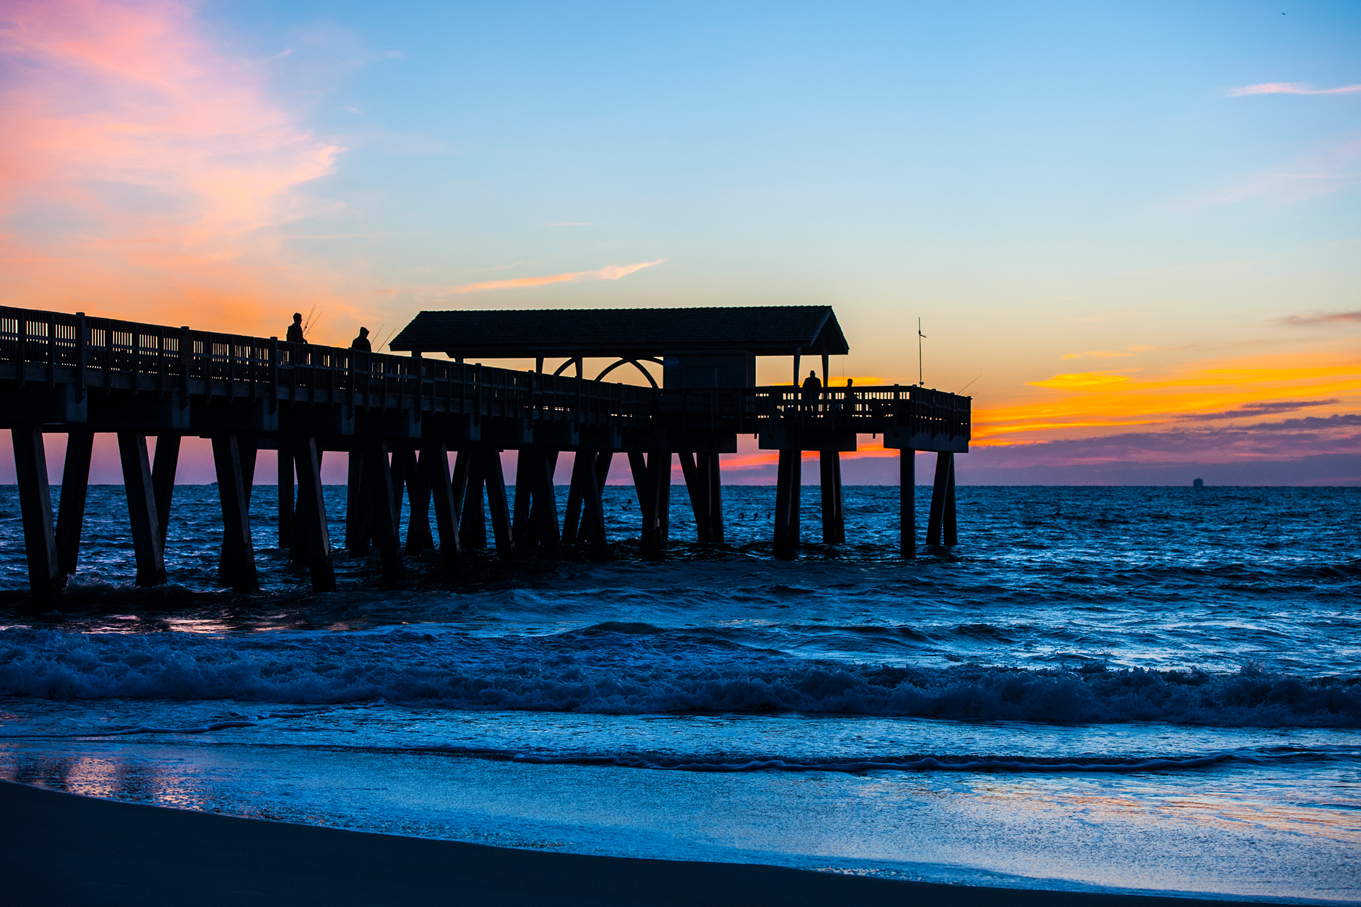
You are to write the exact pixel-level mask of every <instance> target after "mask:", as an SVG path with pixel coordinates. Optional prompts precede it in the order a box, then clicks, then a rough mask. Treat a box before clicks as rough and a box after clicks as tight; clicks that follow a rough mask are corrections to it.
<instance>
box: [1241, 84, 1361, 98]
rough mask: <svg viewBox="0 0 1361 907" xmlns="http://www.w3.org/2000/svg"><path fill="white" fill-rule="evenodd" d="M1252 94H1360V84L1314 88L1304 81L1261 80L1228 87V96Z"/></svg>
mask: <svg viewBox="0 0 1361 907" xmlns="http://www.w3.org/2000/svg"><path fill="white" fill-rule="evenodd" d="M1253 94H1361V85H1343V86H1341V87H1339V88H1314V87H1313V86H1311V85H1308V84H1306V83H1304V82H1262V83H1261V84H1258V85H1245V86H1243V87H1242V88H1230V89H1229V97H1231V98H1241V97H1243V96H1244V95H1253Z"/></svg>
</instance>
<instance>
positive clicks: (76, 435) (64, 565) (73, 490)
mask: <svg viewBox="0 0 1361 907" xmlns="http://www.w3.org/2000/svg"><path fill="white" fill-rule="evenodd" d="M94 443H95V435H94V432H92V431H90V430H89V429H85V428H77V429H73V430H72V431H70V432H68V433H67V435H66V460H65V465H64V466H63V467H62V471H61V503H60V504H59V505H58V511H57V572H58V573H59V574H60V575H61V576H63V577H66V576H70V575H71V574H73V573H75V572H76V562H77V560H78V559H79V557H80V535H81V531H82V530H83V529H84V524H85V499H86V498H87V496H88V495H89V491H90V459H91V457H92V455H93V453H94ZM16 456H17V453H16ZM18 479H19V485H20V487H21V488H22V487H23V484H24V479H23V476H19V477H18Z"/></svg>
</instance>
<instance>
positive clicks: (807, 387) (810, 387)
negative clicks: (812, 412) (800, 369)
mask: <svg viewBox="0 0 1361 907" xmlns="http://www.w3.org/2000/svg"><path fill="white" fill-rule="evenodd" d="M821 391H822V382H821V381H819V380H818V374H817V372H815V371H813V370H812V369H809V370H808V377H807V378H804V379H803V406H804V409H812V408H813V404H814V403H816V402H817V399H818V394H819V393H821Z"/></svg>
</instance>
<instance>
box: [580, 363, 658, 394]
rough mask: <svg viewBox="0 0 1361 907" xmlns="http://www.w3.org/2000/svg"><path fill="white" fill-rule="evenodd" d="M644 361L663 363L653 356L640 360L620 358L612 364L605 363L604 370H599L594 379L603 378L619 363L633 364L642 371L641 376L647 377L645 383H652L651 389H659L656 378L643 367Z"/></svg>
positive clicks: (601, 379) (600, 379) (619, 364)
mask: <svg viewBox="0 0 1361 907" xmlns="http://www.w3.org/2000/svg"><path fill="white" fill-rule="evenodd" d="M644 362H655V363H657V364H658V365H662V364H663V363H662V360H660V359H657V358H655V357H647V358H644V359H641V360H640V359H620V360H619V361H618V362H616V363H614V364H613V365H607V366H606V367H605V370H604V371H603V372H601V373H600V374H598V375H596V376H595V380H597V381H603V380H604V379H605V376H606V375H608V374H609V373H610V372H612V371H614V370H615V369H617V368H619V366H621V365H633V366H634V367H636V368H637V369H638V371H640V372H642V373H643V377H644V378H646V379H647V383H648V384H651V385H652V389H653V390H661V387H660V386H658V384H657V379H656V378H654V377H652V373H651V372H649V371H648V370H647V369H645V368H643V363H644Z"/></svg>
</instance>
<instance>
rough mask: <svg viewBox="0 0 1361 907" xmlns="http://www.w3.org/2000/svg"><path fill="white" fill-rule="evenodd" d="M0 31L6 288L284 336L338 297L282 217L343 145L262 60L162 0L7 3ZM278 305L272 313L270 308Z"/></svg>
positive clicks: (26, 302) (291, 216) (50, 299)
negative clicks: (273, 84) (271, 80)
mask: <svg viewBox="0 0 1361 907" xmlns="http://www.w3.org/2000/svg"><path fill="white" fill-rule="evenodd" d="M5 18H6V20H8V21H7V23H6V27H5V28H3V29H0V59H3V60H4V61H5V63H4V73H3V75H4V78H3V80H0V84H3V86H4V87H3V88H0V133H3V134H4V136H5V140H4V141H3V142H0V220H2V221H3V223H4V227H3V231H4V232H3V233H2V234H0V260H3V262H4V266H3V272H4V273H3V276H0V299H3V301H4V302H5V303H7V304H9V305H20V306H27V307H31V308H52V309H65V310H75V309H80V310H83V311H86V312H89V313H91V314H104V315H113V316H117V317H123V318H134V319H140V320H146V321H160V322H168V323H171V324H184V323H187V324H192V325H193V326H195V327H204V328H210V329H212V328H216V329H230V330H233V331H240V332H246V331H250V332H258V333H279V329H280V328H281V326H282V325H283V324H286V322H287V315H286V314H285V315H281V314H280V313H281V312H288V313H291V312H292V311H293V310H295V309H299V308H301V309H302V311H307V309H308V307H309V306H311V305H312V304H318V305H320V306H323V307H326V308H330V309H331V310H332V318H331V319H329V320H331V321H333V322H334V321H335V320H336V318H335V317H334V316H335V315H336V314H338V313H337V312H336V311H335V310H336V309H340V310H342V311H343V310H344V309H345V308H346V306H347V303H346V302H345V301H344V300H343V298H342V296H343V293H342V292H341V291H340V290H338V289H337V284H336V278H334V277H330V276H328V275H327V274H325V273H320V269H317V268H305V267H300V266H299V265H298V264H297V263H296V262H293V261H291V260H289V258H288V256H287V255H286V253H285V250H284V248H283V245H282V237H281V235H280V233H279V231H278V230H277V228H278V227H279V226H280V225H283V224H286V223H289V222H291V221H296V220H298V219H299V218H303V217H306V216H308V215H310V214H313V213H317V212H319V211H321V210H326V209H327V207H328V206H325V205H322V204H320V203H318V202H315V201H311V200H309V199H308V198H306V197H305V196H304V195H303V194H302V193H301V192H300V191H299V189H300V187H302V186H303V185H305V184H307V183H309V182H311V181H314V180H316V179H318V178H320V177H323V176H325V175H327V174H328V173H330V172H332V170H333V169H334V167H335V163H336V160H337V158H338V156H339V155H340V154H341V153H342V152H343V150H344V149H342V148H340V147H338V146H336V145H335V144H332V143H330V142H327V141H325V140H324V139H321V138H318V137H316V136H314V135H312V134H311V133H309V132H308V131H307V130H305V129H303V128H302V127H300V126H299V125H297V124H296V123H295V122H294V120H293V117H292V116H291V115H290V114H289V113H288V112H286V111H285V110H284V109H283V108H282V107H281V106H280V105H279V104H278V103H276V102H275V101H273V100H272V99H271V98H270V97H269V96H268V93H267V91H266V88H265V75H266V74H265V72H264V71H263V68H262V65H261V64H258V63H255V62H252V61H249V60H243V59H237V58H233V57H230V56H228V55H226V54H224V53H222V52H221V51H219V50H217V49H216V48H215V47H214V46H213V45H212V44H211V43H210V42H209V41H208V40H206V39H205V38H204V37H203V36H202V35H201V34H200V30H199V28H198V26H197V23H196V22H195V21H194V18H193V7H192V6H190V5H188V4H185V3H181V2H174V0H131V2H122V3H111V2H95V0H11V2H9V3H7V4H6V8H5ZM281 319H282V320H281Z"/></svg>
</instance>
